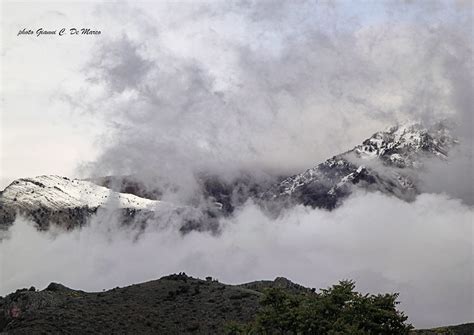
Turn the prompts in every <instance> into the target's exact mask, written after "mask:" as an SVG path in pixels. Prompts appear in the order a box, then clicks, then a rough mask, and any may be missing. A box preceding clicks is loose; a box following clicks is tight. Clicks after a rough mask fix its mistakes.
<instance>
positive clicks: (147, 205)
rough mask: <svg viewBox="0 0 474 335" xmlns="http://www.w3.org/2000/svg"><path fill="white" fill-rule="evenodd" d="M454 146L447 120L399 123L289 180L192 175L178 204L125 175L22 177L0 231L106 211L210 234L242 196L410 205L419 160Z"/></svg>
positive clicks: (318, 203)
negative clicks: (187, 196) (366, 199)
mask: <svg viewBox="0 0 474 335" xmlns="http://www.w3.org/2000/svg"><path fill="white" fill-rule="evenodd" d="M456 143H457V141H456V140H455V139H454V137H453V136H452V135H451V134H450V127H449V125H448V124H447V123H446V122H441V123H438V124H436V125H434V126H432V127H430V128H424V127H422V126H421V125H420V124H417V123H407V124H404V125H398V126H395V127H391V128H389V129H387V130H386V131H382V132H377V133H375V134H374V135H372V136H371V137H370V138H368V139H367V140H365V141H364V142H363V143H362V144H360V145H358V146H356V147H355V148H353V149H352V150H350V151H347V152H345V153H342V154H340V155H337V156H334V157H332V158H330V159H328V160H326V161H325V162H323V163H321V164H319V165H317V166H315V167H313V168H310V169H308V170H306V171H305V172H303V173H301V174H297V175H294V176H291V177H286V178H284V177H278V178H275V179H271V178H269V179H262V178H261V179H256V178H253V177H252V176H251V175H247V176H246V175H243V176H241V177H239V178H236V179H235V180H233V181H224V180H222V179H220V178H219V177H218V176H215V175H212V174H205V173H202V174H199V175H197V176H196V180H197V182H198V185H199V187H198V189H199V191H198V192H197V193H199V194H196V195H195V196H194V197H191V198H192V199H194V200H192V201H191V202H189V203H185V205H181V206H175V205H173V204H170V203H165V202H163V201H159V200H157V199H159V198H160V197H161V194H162V192H164V191H163V190H159V189H152V188H151V189H147V186H148V185H144V184H143V183H139V182H137V181H134V180H133V178H131V177H114V176H110V177H105V178H102V179H100V178H99V179H97V180H94V181H93V182H92V181H88V180H78V179H74V180H70V179H68V178H64V177H59V176H40V177H35V178H24V179H19V180H16V181H14V182H13V183H12V184H11V185H9V186H8V187H7V188H6V189H5V190H4V191H3V193H2V194H0V227H7V226H8V225H10V224H11V223H12V222H13V221H14V219H15V216H16V214H17V213H20V214H23V215H24V216H27V217H29V218H31V219H32V220H34V221H35V222H37V223H38V226H39V228H41V229H47V228H48V227H49V225H50V224H56V225H59V226H61V227H65V228H73V227H77V226H81V225H83V224H85V223H86V222H87V220H88V219H89V218H90V217H91V216H92V215H93V214H95V213H97V212H98V210H99V209H102V208H105V209H107V210H112V211H114V212H118V213H119V214H120V215H121V217H122V218H123V220H124V221H125V222H133V221H137V217H139V219H140V220H139V221H140V222H139V224H142V223H145V222H154V223H157V224H161V223H160V222H159V221H160V220H161V221H163V218H165V219H166V220H169V218H170V215H171V216H172V217H174V218H176V216H177V215H178V216H180V218H181V220H178V221H182V222H183V224H182V225H181V227H180V229H181V230H182V231H185V232H186V231H189V230H212V231H216V230H218V222H217V220H218V218H219V217H220V216H222V215H229V214H231V213H232V212H233V210H234V209H235V208H236V207H238V206H241V205H242V204H244V203H245V201H246V200H248V199H249V198H253V199H255V200H256V201H257V202H258V203H261V204H262V205H263V206H264V207H266V208H268V209H270V210H275V211H276V212H278V210H279V209H281V208H282V207H284V206H291V205H295V204H303V205H306V206H312V207H320V208H325V209H334V208H336V207H337V206H338V205H340V204H341V203H342V201H343V200H344V198H345V197H347V196H348V195H349V194H350V193H351V192H352V190H353V187H354V186H357V187H362V188H363V189H366V190H370V191H380V192H382V193H384V194H388V195H394V196H396V197H399V198H401V199H404V200H407V201H410V200H412V199H414V197H415V196H416V194H418V193H419V191H418V186H417V174H418V173H419V171H420V169H421V168H422V167H423V163H424V161H425V160H432V159H447V158H448V152H449V150H450V148H451V147H452V146H454V145H456ZM276 180H278V181H276ZM168 186H169V185H168ZM148 187H151V186H148ZM123 192H131V193H134V194H130V193H123ZM135 223H136V222H135Z"/></svg>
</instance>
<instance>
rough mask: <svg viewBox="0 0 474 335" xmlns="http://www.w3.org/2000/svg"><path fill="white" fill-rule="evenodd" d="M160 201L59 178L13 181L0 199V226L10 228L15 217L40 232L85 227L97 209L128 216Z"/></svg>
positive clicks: (149, 209) (158, 203) (151, 208)
mask: <svg viewBox="0 0 474 335" xmlns="http://www.w3.org/2000/svg"><path fill="white" fill-rule="evenodd" d="M162 205H163V204H162V203H161V202H160V201H156V200H149V199H144V198H140V197H137V196H135V195H132V194H125V193H118V192H114V191H112V190H110V189H108V188H105V187H102V186H98V185H96V184H94V183H92V182H89V181H85V180H79V179H72V180H71V179H68V178H66V177H60V176H39V177H34V178H23V179H18V180H15V181H14V182H13V183H11V184H10V185H9V186H8V187H7V188H5V190H4V191H3V192H2V193H1V195H0V226H8V225H9V224H11V223H12V222H13V221H14V219H15V217H16V215H17V214H18V213H19V214H22V215H24V216H27V217H30V218H32V219H33V220H34V221H35V222H37V223H38V225H39V226H40V228H47V227H48V226H49V224H50V223H55V224H58V225H61V226H63V227H66V228H71V227H75V226H77V225H82V224H85V223H86V221H87V219H88V218H89V217H90V215H92V214H94V213H96V211H97V210H98V209H99V208H102V207H104V208H110V209H112V210H115V211H116V210H119V211H122V212H123V213H124V214H125V215H128V216H132V215H134V214H135V213H136V212H138V211H142V212H145V211H146V212H151V211H153V210H155V209H156V208H157V207H159V206H162Z"/></svg>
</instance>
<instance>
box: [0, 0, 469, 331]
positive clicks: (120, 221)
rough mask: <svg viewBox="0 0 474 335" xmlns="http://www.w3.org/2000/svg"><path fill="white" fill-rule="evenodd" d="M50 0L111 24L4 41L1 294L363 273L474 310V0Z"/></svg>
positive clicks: (431, 309)
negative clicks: (74, 33)
mask: <svg viewBox="0 0 474 335" xmlns="http://www.w3.org/2000/svg"><path fill="white" fill-rule="evenodd" d="M11 6H13V7H14V5H11ZM18 6H19V7H18V8H17V9H16V10H15V11H13V10H10V13H12V16H11V17H13V18H15V19H16V21H15V22H13V23H12V22H11V21H9V22H10V23H9V25H8V26H7V27H6V28H8V30H7V31H9V32H10V31H13V30H15V29H16V25H18V23H17V22H24V20H25V19H24V17H23V16H22V15H21V14H19V13H23V11H26V9H25V7H22V5H18ZM48 6H49V5H44V4H43V5H41V4H38V5H37V6H36V5H35V6H31V8H30V9H28V11H27V13H30V14H31V17H32V18H35V20H39V19H38V18H42V19H44V20H50V21H48V22H51V24H52V25H53V24H57V25H58V26H60V25H63V24H67V25H69V24H71V22H74V24H76V22H82V21H81V20H82V19H83V17H84V15H83V13H87V15H88V16H87V18H88V19H87V20H89V21H88V22H90V23H91V24H93V25H96V26H97V27H99V26H100V27H99V28H100V29H101V30H102V31H103V34H101V35H100V39H96V40H94V42H91V41H92V40H90V39H89V40H85V39H81V40H79V39H76V40H63V41H62V42H61V43H57V40H44V39H43V40H38V39H37V40H28V39H21V40H20V39H17V40H12V39H11V37H10V35H11V34H9V35H8V34H6V36H7V40H8V42H9V45H10V46H9V48H6V50H5V52H4V54H3V56H4V59H5V64H6V65H5V66H4V68H5V69H2V71H5V72H6V74H7V75H6V76H5V78H7V80H6V82H7V84H8V85H10V86H9V87H11V88H12V89H7V90H5V92H4V93H5V107H6V108H5V110H6V111H7V113H5V117H3V115H2V122H3V121H4V122H5V124H6V125H8V127H3V126H2V132H3V130H4V129H5V136H3V134H2V137H1V140H2V141H4V142H3V143H2V147H1V148H2V150H1V151H0V154H1V156H0V159H1V163H2V165H1V168H2V176H0V177H2V179H1V181H2V182H3V180H9V181H10V182H9V183H8V185H6V187H5V188H4V190H3V191H1V193H0V255H1V258H2V259H1V267H0V270H1V285H0V294H2V295H6V294H9V293H11V292H13V291H15V290H16V289H18V288H20V287H30V286H32V285H33V286H35V287H38V288H44V287H47V285H48V284H49V283H51V282H60V283H62V284H63V285H66V286H67V287H74V288H75V289H78V290H89V291H91V290H93V291H100V290H110V289H113V288H114V287H116V286H126V285H132V284H134V283H138V282H144V281H146V280H154V279H156V278H159V277H161V276H163V275H168V274H170V273H180V272H182V271H185V272H186V273H188V274H190V275H192V276H196V277H201V278H205V277H206V276H209V275H210V276H212V277H214V278H218V279H219V280H221V281H222V282H225V283H230V284H237V283H242V282H252V281H255V280H261V279H264V278H275V277H281V276H283V277H286V278H290V279H291V280H292V281H295V282H298V283H300V284H301V285H304V286H306V287H328V286H329V285H332V284H334V283H335V282H337V281H339V280H341V279H346V278H349V279H354V280H355V281H356V282H357V285H358V290H359V291H361V292H367V293H376V292H400V301H401V305H400V308H401V309H403V310H404V311H406V314H407V315H408V316H409V321H410V322H412V323H413V324H414V325H415V326H416V327H434V326H442V325H448V324H461V323H465V322H470V321H472V316H473V315H474V304H473V300H474V296H473V290H472V287H473V286H474V282H473V271H472V269H473V267H474V254H473V250H474V249H473V218H474V209H473V205H474V185H473V183H472V177H473V171H474V170H473V143H474V142H473V140H474V139H473V133H474V132H473V129H474V124H473V119H472V116H473V106H474V100H473V96H474V95H473V94H472V92H473V91H474V89H473V79H474V66H473V57H472V56H473V50H472V48H473V45H472V41H473V38H474V36H473V31H472V29H470V27H472V26H473V15H472V13H473V4H472V2H471V1H462V0H461V1H444V0H439V1H437V0H433V1H421V2H420V1H377V2H362V1H354V2H352V1H340V2H337V1H335V2H320V1H311V0H302V1H296V2H295V1H225V2H219V1H212V2H193V3H191V2H161V1H160V2H158V3H150V2H143V3H142V2H120V3H115V2H113V3H111V2H103V3H98V4H97V5H94V6H90V4H87V5H84V4H77V7H76V6H72V5H71V6H70V7H68V6H67V5H64V6H61V10H56V9H53V8H51V6H49V7H48ZM38 8H39V9H38ZM43 8H44V10H43ZM68 8H69V9H68ZM76 8H79V9H81V11H80V10H78V9H76ZM20 9H21V10H20ZM83 11H84V12H83ZM13 14H15V15H13ZM8 17H10V16H8ZM7 19H8V18H7ZM8 20H12V19H8ZM8 20H7V21H8ZM35 22H37V21H35ZM22 24H23V23H22ZM12 27H13V28H12ZM11 36H14V35H11ZM24 37H26V36H24ZM38 41H39V42H38ZM58 50H60V52H59V51H58ZM50 51H51V52H50ZM53 51H58V54H54V52H53ZM25 55H29V56H31V55H35V57H37V59H38V63H41V64H46V65H47V64H50V65H54V66H50V67H48V66H46V65H45V66H44V68H45V69H47V71H46V70H44V69H43V67H41V69H40V68H38V69H35V68H34V64H32V63H31V62H30V61H29V59H28V58H27V57H26V56H25ZM3 56H2V57H3ZM48 59H51V60H48ZM53 60H56V62H53ZM48 62H49V63H48ZM35 64H36V63H35ZM54 69H56V71H55V70H54ZM44 71H46V72H44ZM40 95H41V98H39V96H40ZM26 97H28V98H26ZM55 127H56V128H55ZM96 128H97V129H96ZM58 129H59V130H58ZM71 129H75V130H74V131H75V132H76V133H74V134H75V135H74V136H73V135H72V132H73V131H72V130H71ZM71 166H74V167H76V168H75V170H74V168H72V167H71ZM24 171H27V173H24ZM38 171H39V172H38ZM3 174H5V176H3ZM211 286H212V285H211ZM226 289H230V290H231V291H232V290H233V288H226ZM66 291H67V292H69V291H68V290H66ZM109 292H110V291H109ZM69 293H70V292H69ZM116 293H117V292H115V291H114V292H112V293H111V296H113V297H115V294H116ZM81 294H82V293H81ZM108 294H109V293H108ZM23 295H24V296H28V297H30V296H31V297H33V301H34V299H35V297H43V295H44V296H46V297H49V293H47V292H46V293H44V292H43V293H40V292H31V293H26V292H24V293H21V292H20V293H19V294H18V295H13V297H17V296H18V297H20V296H23ZM60 295H61V294H60ZM86 295H87V294H86ZM94 297H95V296H94ZM252 297H253V298H255V296H252ZM62 298H64V297H61V299H62ZM213 298H215V297H214V296H213ZM253 298H252V299H253ZM66 300H67V299H66ZM254 300H255V299H254ZM254 300H252V301H253V302H252V304H253V303H255V301H254ZM188 302H189V301H188ZM190 304H191V305H193V304H194V302H192V301H190ZM218 305H219V304H217V306H218ZM252 306H254V305H252ZM82 307H83V306H82ZM82 307H81V308H82ZM79 309H80V308H79ZM235 312H236V313H237V314H238V310H237V311H235ZM232 313H233V312H232ZM9 320H10V319H9Z"/></svg>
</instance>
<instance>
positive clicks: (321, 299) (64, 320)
mask: <svg viewBox="0 0 474 335" xmlns="http://www.w3.org/2000/svg"><path fill="white" fill-rule="evenodd" d="M396 299H397V295H396V294H379V295H362V294H360V293H357V292H356V291H355V290H354V283H353V282H350V281H343V282H340V283H339V284H337V285H334V286H333V287H331V288H329V289H325V290H321V291H320V292H316V290H315V289H310V288H306V287H303V286H301V285H298V284H295V283H292V282H291V281H289V280H287V279H285V278H277V279H275V280H274V281H257V282H252V283H248V284H243V285H225V284H222V283H219V282H218V281H217V280H215V279H213V278H211V277H207V278H206V280H200V279H196V278H192V277H189V276H186V275H185V274H184V273H180V274H174V275H169V276H166V277H163V278H161V279H159V280H154V281H150V282H146V283H141V284H137V285H132V286H128V287H123V288H118V287H117V288H114V289H111V290H108V291H104V292H94V293H88V292H84V291H79V290H73V289H70V288H67V287H65V286H63V285H61V284H56V283H51V284H50V285H49V286H48V287H47V288H46V289H44V290H42V291H37V290H36V289H35V288H33V287H32V288H30V289H21V290H17V291H16V292H15V293H12V294H10V295H8V296H6V297H4V298H0V332H2V333H5V334H334V335H335V334H341V335H342V334H355V335H358V334H408V333H409V332H410V329H411V326H410V325H409V324H408V323H407V322H406V316H404V314H403V313H402V312H399V311H397V309H396V304H397V302H396ZM472 330H473V324H470V325H461V326H456V327H452V328H445V329H437V330H430V331H428V330H427V331H421V330H420V331H415V332H413V334H419V335H432V334H443V335H447V334H456V335H457V334H459V335H464V334H469V335H471V334H472ZM469 331H471V332H470V333H469Z"/></svg>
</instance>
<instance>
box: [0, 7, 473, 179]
mask: <svg viewBox="0 0 474 335" xmlns="http://www.w3.org/2000/svg"><path fill="white" fill-rule="evenodd" d="M315 4H316V2H311V1H306V2H305V1H303V2H301V3H296V4H295V5H293V4H292V3H291V2H271V1H260V2H246V1H236V2H225V1H221V2H219V1H209V2H196V1H194V2H192V1H188V2H180V3H176V2H175V3H171V5H170V4H168V3H165V2H161V1H159V2H140V3H135V2H129V3H125V2H103V3H100V2H92V1H90V2H67V1H61V2H54V3H51V2H43V1H31V2H16V1H2V6H1V10H2V15H1V19H2V23H1V24H2V42H1V43H2V46H1V50H2V61H1V65H2V70H1V74H2V88H1V94H2V106H1V107H2V113H1V126H0V131H1V136H0V138H1V150H0V162H1V166H0V168H1V170H0V177H1V179H0V188H2V187H5V186H6V185H7V184H8V183H9V182H11V181H12V180H13V179H15V178H19V177H25V176H34V175H41V174H59V175H66V176H71V177H74V176H81V171H86V170H84V169H80V168H81V166H83V164H84V163H87V162H94V161H96V160H98V164H97V166H100V169H99V171H103V172H104V173H114V172H115V173H127V172H130V170H132V171H131V172H140V171H133V168H135V167H133V166H128V167H127V168H128V169H127V168H124V169H118V168H114V169H112V170H111V169H108V168H107V166H108V165H110V164H112V165H114V167H117V162H112V161H111V156H112V158H115V159H121V158H123V156H125V155H131V154H132V153H135V152H138V151H140V150H145V148H144V146H143V145H142V144H143V143H145V142H146V143H152V144H151V145H152V147H150V148H148V147H147V148H146V150H151V151H154V153H155V154H156V156H160V157H166V153H167V152H168V151H169V148H170V144H171V146H174V149H173V150H174V151H178V152H185V154H184V156H183V157H184V158H183V157H181V158H182V159H186V160H188V158H190V156H189V154H190V153H195V152H209V153H210V154H209V156H213V157H220V158H221V159H223V160H229V157H230V158H235V157H237V158H236V159H240V160H241V161H245V162H246V163H248V162H253V163H248V164H254V163H255V164H260V165H261V166H264V167H268V166H275V165H281V164H282V162H284V161H286V163H285V164H288V166H287V168H288V171H298V170H301V169H304V168H306V167H308V166H310V165H312V164H314V163H317V162H318V161H319V160H321V159H324V158H326V157H327V156H330V155H333V154H336V153H338V151H340V150H346V149H348V148H350V147H351V146H352V145H354V144H356V143H358V142H359V141H360V140H363V139H364V138H365V137H367V136H368V135H370V134H371V132H373V131H376V130H379V129H380V128H383V127H385V126H387V125H389V124H391V123H393V122H396V121H399V120H402V119H405V118H410V117H412V116H415V117H420V116H426V115H427V114H430V113H431V114H433V115H435V114H436V115H438V116H439V115H444V114H446V115H449V114H450V113H452V109H451V108H450V105H449V104H448V102H447V101H448V100H449V98H450V96H449V93H448V91H449V90H450V88H449V85H451V83H450V82H449V80H450V79H449V76H446V75H444V74H443V71H444V69H443V66H445V64H444V63H443V62H445V61H444V58H446V57H447V56H446V55H448V54H449V52H451V51H444V50H447V49H449V48H456V47H457V46H456V44H455V42H452V41H456V40H455V38H456V34H457V33H458V32H457V31H454V30H453V31H448V32H446V29H444V28H443V24H446V25H447V26H449V22H450V20H451V21H453V22H456V21H457V19H458V18H459V17H461V18H463V19H465V18H466V17H471V21H469V20H467V21H466V22H472V3H471V2H470V1H420V2H417V3H416V4H414V3H413V2H410V1H388V0H387V1H326V2H319V5H315ZM461 21H462V20H461ZM61 27H66V28H70V27H89V28H92V29H99V30H101V31H102V34H101V35H100V36H62V37H59V36H41V37H35V36H17V33H18V31H19V30H21V29H22V28H28V29H33V30H36V29H38V28H44V29H51V30H56V29H60V28H61ZM471 29H472V28H471ZM450 34H451V35H450ZM465 35H466V36H467V37H468V38H469V36H472V31H469V29H468V30H466V31H465ZM452 36H454V38H451V37H452ZM466 36H464V37H466ZM312 44H314V45H312ZM437 45H438V46H439V45H441V46H442V47H441V48H438V47H437ZM245 50H247V52H246V51H245ZM453 50H454V49H453ZM438 51H439V54H438ZM117 52H118V53H117ZM452 52H457V51H456V50H454V51H452ZM127 57H128V58H127ZM285 57H286V60H285ZM443 57H444V58H443ZM108 62H109V63H108ZM114 62H115V63H114ZM423 62H427V63H426V66H424V65H423ZM112 63H114V64H115V65H114V64H112ZM110 64H112V65H110ZM117 64H118V65H117ZM150 64H151V65H150ZM149 65H150V66H149ZM117 66H118V67H117ZM117 68H119V70H120V71H123V73H122V74H120V73H121V72H117V71H116V69H117ZM156 68H158V69H159V70H158V72H159V71H162V69H163V68H168V69H173V68H177V69H179V71H181V69H192V71H198V72H199V71H200V72H199V74H197V75H196V73H198V72H195V74H192V73H193V72H192V71H188V72H186V74H185V75H184V76H185V77H186V78H188V79H189V80H194V79H196V78H198V79H200V80H201V79H202V78H201V74H202V73H204V74H205V76H204V77H205V78H208V80H209V83H210V84H209V85H212V90H214V92H215V94H216V96H217V95H219V94H220V96H221V97H222V96H224V97H225V99H221V100H220V101H217V100H216V101H213V100H212V99H213V98H212V97H211V98H209V99H208V97H206V96H205V97H204V98H203V104H201V105H200V106H198V108H197V109H196V111H192V112H188V111H184V110H179V108H182V106H175V107H176V108H174V107H173V104H172V103H168V104H166V105H159V104H158V105H157V104H154V103H148V102H144V101H143V99H142V100H140V99H141V98H143V93H144V92H146V90H147V89H156V90H161V91H163V92H164V93H163V94H164V95H166V97H167V98H170V97H172V96H174V95H177V97H178V98H177V100H178V101H179V100H180V98H179V94H188V93H190V94H191V95H190V96H192V98H190V99H191V100H193V101H196V99H198V101H199V99H201V98H202V96H199V95H198V94H200V93H196V92H194V91H192V92H185V91H184V90H182V91H183V92H184V93H183V92H180V91H179V89H178V88H179V84H178V83H177V82H178V80H175V79H176V77H179V76H180V73H174V74H173V73H171V72H170V71H168V72H169V73H167V72H166V71H165V72H163V71H162V72H159V73H158V74H156V71H155V69H156ZM111 69H112V70H111ZM114 69H115V70H114ZM142 70H143V71H142ZM107 71H109V72H107ZM113 71H115V72H113ZM183 71H185V70H183ZM183 71H181V72H183ZM117 73H118V74H117ZM183 73H184V72H183ZM120 75H123V76H122V77H120ZM166 75H170V76H171V77H170V78H168V79H167V80H163V78H165V76H166ZM192 76H194V77H192ZM206 76H207V77H206ZM124 78H126V80H125V79H124ZM192 78H194V79H192ZM130 80H132V81H133V80H135V81H134V82H132V84H134V85H135V87H132V86H133V85H132V86H130V83H131V82H130ZM142 80H147V81H148V82H142ZM305 80H306V81H305ZM153 85H154V86H153ZM160 85H161V86H160ZM173 85H178V86H177V89H175V90H174V91H172V87H173ZM150 87H151V88H150ZM242 87H244V89H241V88H242ZM295 90H297V92H296V93H295ZM236 91H239V92H238V93H235V92H236ZM107 94H108V95H107ZM252 95H254V96H252ZM430 95H431V96H432V97H435V98H434V99H431V100H430V101H431V102H428V103H427V102H426V101H428V100H427V99H430V98H428V97H429V96H430ZM137 97H138V98H137ZM420 97H424V98H420ZM175 98H176V97H175ZM170 99H171V98H170ZM206 99H207V100H206ZM226 99H228V100H226ZM417 99H419V100H417ZM222 101H226V102H225V103H226V104H227V105H226V106H221V107H222V108H221V107H219V106H217V107H216V105H215V104H219V103H222ZM244 101H245V102H246V103H244ZM206 103H210V104H213V105H212V106H210V107H209V106H208V107H203V106H204V104H206ZM415 103H418V105H415ZM132 104H133V105H132ZM429 104H431V105H430V106H428V105H429ZM142 105H143V106H142ZM124 106H129V107H127V108H128V110H127V111H124V108H125V107H124ZM199 108H201V109H199ZM218 108H221V109H222V110H223V111H225V115H226V116H225V117H224V118H223V119H222V122H221V125H222V127H221V128H222V129H221V131H220V132H219V130H216V124H215V122H217V120H219V118H221V117H222V115H224V113H220V112H219V113H218V112H215V109H218ZM150 110H151V111H152V112H150ZM231 110H234V111H237V112H235V113H233V112H230V111H231ZM413 111H415V112H413ZM180 113H181V114H180ZM206 113H207V114H206ZM229 113H231V114H229ZM232 113H233V114H232ZM422 114H423V115H422ZM140 115H141V116H142V117H143V119H145V120H147V121H146V122H144V123H141V121H140V120H139V118H140ZM179 115H183V116H184V117H182V118H181V120H180V122H175V123H172V122H171V123H167V121H169V120H174V119H173V118H177V116H179ZM204 118H207V119H208V120H204ZM154 122H156V123H154ZM195 125H198V126H197V127H196V126H195ZM221 125H217V127H220V126H221ZM321 126H322V127H321ZM226 127H227V128H226ZM126 128H128V131H129V132H130V133H132V134H133V135H136V134H141V133H142V132H143V133H144V135H143V137H142V138H141V139H136V138H133V136H132V137H130V136H129V135H128V133H127V131H126V130H124V129H126ZM316 128H317V129H318V131H315V129H316ZM348 129H350V130H348ZM177 132H178V133H179V134H180V136H175V139H174V140H169V138H170V136H172V134H176V133H177ZM149 134H152V135H153V136H152V137H151V138H150V137H149V136H148V135H149ZM158 134H162V136H161V137H160V135H158ZM126 136H129V138H128V139H126V140H125V137H126ZM140 136H141V135H140ZM147 136H148V137H147ZM167 136H168V137H167ZM157 139H158V142H160V141H161V142H160V145H159V146H160V147H159V148H158V145H156V146H154V147H153V143H155V144H156V140H157ZM112 140H113V141H115V142H114V143H115V144H117V143H120V147H121V148H130V151H129V152H127V151H120V154H119V153H118V152H117V150H116V149H117V148H118V146H116V147H115V149H114V145H113V143H112V144H111V143H109V142H110V141H112ZM140 141H141V142H143V143H141V142H140ZM187 141H188V142H187ZM211 142H212V143H211ZM162 143H164V145H165V146H166V148H167V149H166V150H163V148H162V145H161V144H162ZM183 143H184V144H183ZM236 144H238V145H236ZM185 146H187V147H185ZM114 150H115V151H114ZM232 150H235V152H232ZM187 151H189V152H187ZM224 151H228V152H229V154H227V156H229V157H227V156H226V155H223V154H222V152H224ZM99 153H100V155H99ZM173 155H174V156H173V157H174V158H176V154H175V153H173ZM163 159H164V158H163ZM112 160H113V159H112ZM195 160H196V159H195ZM139 165H143V164H142V162H139ZM142 172H144V171H142ZM82 173H84V172H82Z"/></svg>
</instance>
